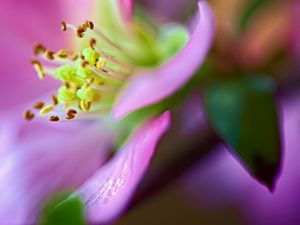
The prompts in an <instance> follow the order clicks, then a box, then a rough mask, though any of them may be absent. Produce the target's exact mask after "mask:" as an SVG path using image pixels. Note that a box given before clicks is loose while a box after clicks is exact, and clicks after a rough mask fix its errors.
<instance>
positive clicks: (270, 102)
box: [204, 76, 281, 190]
mask: <svg viewBox="0 0 300 225" xmlns="http://www.w3.org/2000/svg"><path fill="white" fill-rule="evenodd" d="M273 90H274V86H273V83H272V82H271V80H269V79H268V78H266V77H263V76H252V77H244V78H239V79H235V80H227V81H221V82H219V83H217V84H214V85H211V86H209V87H207V88H206V89H205V91H204V105H205V108H206V112H207V115H208V118H209V122H210V123H211V125H212V126H213V128H214V129H215V130H216V132H217V133H218V134H219V135H220V137H222V138H223V139H224V141H225V142H226V143H227V144H228V145H229V146H231V147H232V148H233V149H234V150H235V152H236V153H237V155H238V157H239V158H240V159H241V160H242V162H243V164H245V166H246V168H247V169H248V170H249V172H250V173H251V174H252V175H253V176H254V177H255V178H256V179H257V180H259V181H260V182H262V183H264V184H265V185H267V186H268V188H269V189H270V190H272V189H273V187H274V181H275V178H276V176H277V174H278V172H279V168H280V162H281V161H280V159H281V142H280V132H279V125H278V115H277V108H276V102H275V100H274V97H273Z"/></svg>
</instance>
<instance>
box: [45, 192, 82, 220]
mask: <svg viewBox="0 0 300 225" xmlns="http://www.w3.org/2000/svg"><path fill="white" fill-rule="evenodd" d="M66 196H67V195H65V196H64V198H63V200H62V196H60V197H58V198H54V199H51V201H50V202H48V204H47V205H46V207H45V209H44V212H43V214H42V218H41V223H40V225H66V224H68V225H86V223H85V218H84V207H83V204H82V202H81V200H80V198H79V197H78V198H65V197H66Z"/></svg>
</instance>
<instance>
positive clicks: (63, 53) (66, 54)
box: [57, 50, 68, 59]
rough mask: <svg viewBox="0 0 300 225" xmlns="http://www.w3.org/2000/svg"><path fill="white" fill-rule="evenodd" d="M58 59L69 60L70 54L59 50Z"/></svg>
mask: <svg viewBox="0 0 300 225" xmlns="http://www.w3.org/2000/svg"><path fill="white" fill-rule="evenodd" d="M57 55H58V57H60V58H63V59H64V58H67V57H68V52H67V51H66V50H59V51H58V52H57Z"/></svg>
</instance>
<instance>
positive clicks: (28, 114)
mask: <svg viewBox="0 0 300 225" xmlns="http://www.w3.org/2000/svg"><path fill="white" fill-rule="evenodd" d="M23 117H24V119H26V120H28V121H30V120H32V119H33V118H34V113H33V112H31V110H27V111H26V112H24V114H23Z"/></svg>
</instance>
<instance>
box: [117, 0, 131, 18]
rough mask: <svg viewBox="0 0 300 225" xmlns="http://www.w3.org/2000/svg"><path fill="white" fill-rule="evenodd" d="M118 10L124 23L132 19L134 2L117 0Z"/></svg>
mask: <svg viewBox="0 0 300 225" xmlns="http://www.w3.org/2000/svg"><path fill="white" fill-rule="evenodd" d="M119 4H120V10H121V13H122V14H123V17H124V19H125V20H126V21H131V20H132V19H133V10H134V1H133V0H119Z"/></svg>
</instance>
